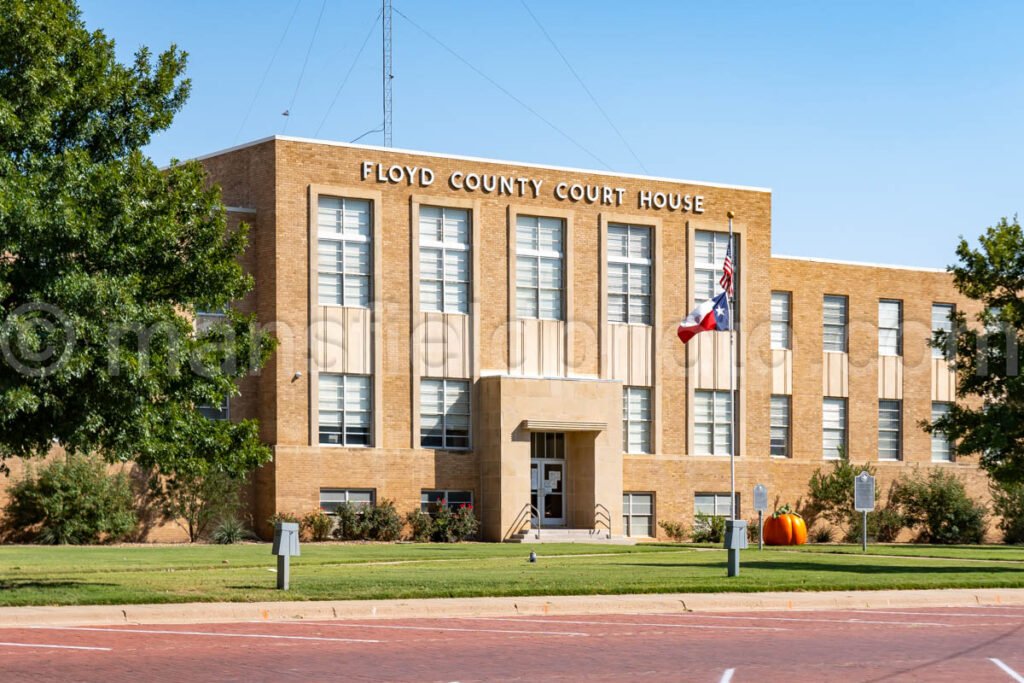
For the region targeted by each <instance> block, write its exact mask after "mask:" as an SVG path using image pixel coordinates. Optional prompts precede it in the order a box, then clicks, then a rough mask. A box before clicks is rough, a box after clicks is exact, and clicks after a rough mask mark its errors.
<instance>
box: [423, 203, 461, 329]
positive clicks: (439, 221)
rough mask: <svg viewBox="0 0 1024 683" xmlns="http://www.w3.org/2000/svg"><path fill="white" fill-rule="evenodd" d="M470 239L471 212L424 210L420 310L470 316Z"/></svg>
mask: <svg viewBox="0 0 1024 683" xmlns="http://www.w3.org/2000/svg"><path fill="white" fill-rule="evenodd" d="M469 236H470V219H469V211H467V210H465V209H450V208H447V207H440V206H421V207H420V310H423V311H432V312H440V313H464V314H468V313H469V283H470V269H471V266H470V243H469V240H470V237H469Z"/></svg>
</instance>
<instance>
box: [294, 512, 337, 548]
mask: <svg viewBox="0 0 1024 683" xmlns="http://www.w3.org/2000/svg"><path fill="white" fill-rule="evenodd" d="M299 529H300V530H301V531H302V533H303V535H304V536H305V537H306V538H308V539H309V540H311V541H316V542H320V541H326V540H327V539H329V538H330V537H331V531H333V529H334V519H333V518H332V517H331V516H330V515H329V514H327V513H326V512H324V511H323V510H321V509H320V508H317V509H315V510H310V511H309V512H307V513H306V514H305V515H303V516H302V521H301V522H299Z"/></svg>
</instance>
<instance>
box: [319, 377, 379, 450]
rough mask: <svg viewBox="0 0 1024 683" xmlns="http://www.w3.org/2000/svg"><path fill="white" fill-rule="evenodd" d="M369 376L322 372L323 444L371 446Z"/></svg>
mask: <svg viewBox="0 0 1024 683" xmlns="http://www.w3.org/2000/svg"><path fill="white" fill-rule="evenodd" d="M370 384H371V383H370V376H369V375H341V374H336V373H320V378H319V397H318V398H319V405H318V409H319V410H318V414H319V425H320V429H319V431H320V443H321V444H324V445H333V446H369V445H370V443H371V436H372V422H373V419H372V417H373V413H372V411H373V402H372V397H371V393H370V392H371V386H370Z"/></svg>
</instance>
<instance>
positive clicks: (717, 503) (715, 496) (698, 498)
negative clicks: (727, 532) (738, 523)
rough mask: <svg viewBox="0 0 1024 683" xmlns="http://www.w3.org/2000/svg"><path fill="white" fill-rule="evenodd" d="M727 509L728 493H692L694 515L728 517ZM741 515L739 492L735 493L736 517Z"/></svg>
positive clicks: (728, 511)
mask: <svg viewBox="0 0 1024 683" xmlns="http://www.w3.org/2000/svg"><path fill="white" fill-rule="evenodd" d="M730 512H731V510H730V509H729V494H728V493H695V494H693V513H694V515H700V514H704V515H710V516H712V517H728V516H729V513H730ZM740 517H741V513H740V494H739V493H737V494H736V518H737V519H739V518H740Z"/></svg>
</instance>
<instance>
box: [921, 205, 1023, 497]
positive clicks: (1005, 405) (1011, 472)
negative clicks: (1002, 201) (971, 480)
mask: <svg viewBox="0 0 1024 683" xmlns="http://www.w3.org/2000/svg"><path fill="white" fill-rule="evenodd" d="M956 254H957V258H958V260H959V262H958V263H957V264H955V265H952V266H950V268H949V270H950V272H951V273H952V274H953V281H954V283H955V285H956V288H957V289H958V290H959V291H960V293H962V294H963V295H964V296H966V297H968V298H970V299H973V300H975V301H977V302H979V304H981V311H980V313H978V314H977V315H974V316H971V317H970V319H969V318H968V316H967V314H966V313H965V312H964V311H958V312H957V313H956V315H955V319H954V321H953V322H954V325H953V330H954V332H953V334H952V335H951V337H952V338H950V335H948V334H945V333H939V334H937V335H936V338H935V339H934V340H933V342H932V343H933V344H934V345H935V346H937V347H938V348H946V349H950V350H955V357H953V358H952V360H951V363H952V364H953V367H954V368H955V370H956V377H957V395H958V397H959V398H960V399H966V400H965V401H959V402H958V403H957V404H956V405H955V406H953V408H952V409H951V410H950V412H949V414H948V415H946V416H945V417H943V418H941V419H938V420H936V421H935V423H934V424H933V425H928V426H926V429H933V430H935V431H938V432H941V433H943V434H945V435H946V437H947V438H948V439H950V441H951V442H952V443H953V447H954V448H955V452H956V453H957V454H960V455H973V454H976V455H978V456H979V458H980V460H979V462H980V463H981V465H982V467H984V468H985V469H986V470H988V472H989V474H990V475H991V476H992V478H993V479H995V480H996V481H999V482H1004V483H1010V484H1012V483H1019V482H1022V481H1024V376H1022V375H1021V365H1020V360H1021V358H1020V348H1021V343H1022V341H1024V232H1022V231H1021V226H1020V222H1019V221H1018V220H1017V218H1016V217H1014V219H1013V220H1012V221H1010V220H1007V219H1006V218H1003V219H1001V220H1000V221H999V222H998V223H997V224H996V225H994V226H992V227H989V228H988V229H986V231H985V233H984V234H983V235H982V236H981V237H979V238H978V246H977V247H972V246H971V245H970V244H969V243H968V241H967V240H965V239H962V238H961V240H960V244H959V245H958V246H957V250H956Z"/></svg>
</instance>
